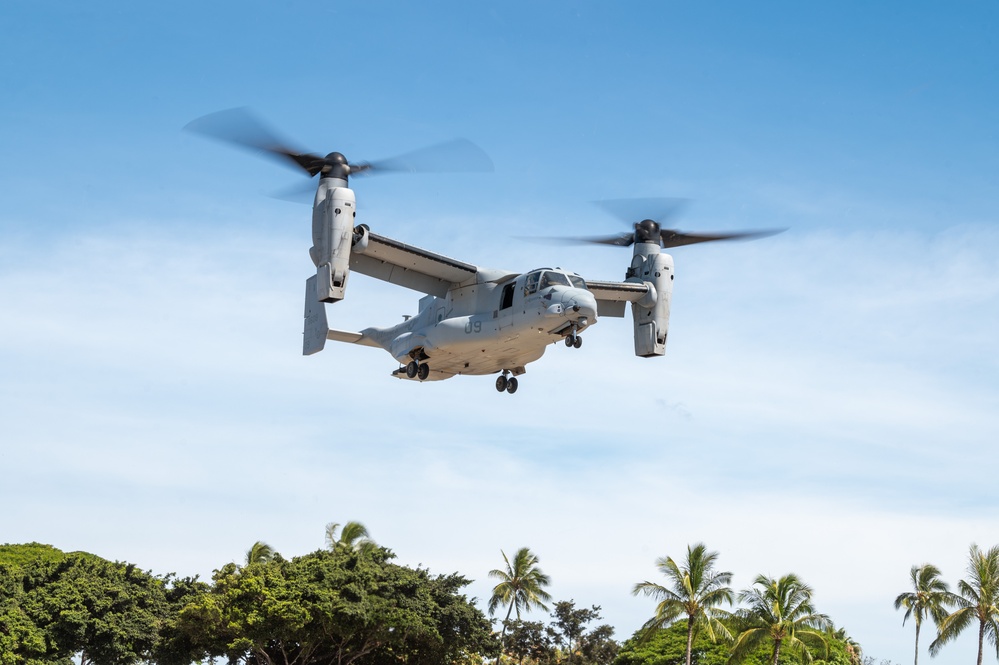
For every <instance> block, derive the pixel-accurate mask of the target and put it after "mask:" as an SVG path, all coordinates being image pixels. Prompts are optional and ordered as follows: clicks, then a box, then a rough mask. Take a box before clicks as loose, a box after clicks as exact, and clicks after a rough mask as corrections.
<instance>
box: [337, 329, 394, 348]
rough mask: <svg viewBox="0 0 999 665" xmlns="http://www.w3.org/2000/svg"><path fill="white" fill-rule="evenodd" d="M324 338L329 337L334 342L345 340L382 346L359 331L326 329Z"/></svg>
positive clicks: (352, 342)
mask: <svg viewBox="0 0 999 665" xmlns="http://www.w3.org/2000/svg"><path fill="white" fill-rule="evenodd" d="M326 339H331V340H333V341H334V342H347V343H348V344H360V345H362V346H373V347H375V348H377V349H380V348H382V347H381V346H379V345H378V344H377V343H376V342H375V341H374V340H373V339H371V338H370V337H368V336H366V335H364V334H363V333H359V332H350V331H347V330H328V331H327V332H326Z"/></svg>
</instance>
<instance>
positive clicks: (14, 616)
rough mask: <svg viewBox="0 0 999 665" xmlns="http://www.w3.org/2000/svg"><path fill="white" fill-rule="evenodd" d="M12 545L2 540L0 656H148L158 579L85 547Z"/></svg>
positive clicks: (101, 664) (161, 608) (106, 659)
mask: <svg viewBox="0 0 999 665" xmlns="http://www.w3.org/2000/svg"><path fill="white" fill-rule="evenodd" d="M17 547H18V546H5V551H4V553H3V554H4V557H3V560H4V561H5V562H6V563H0V580H2V581H0V644H2V645H3V647H4V648H3V653H4V654H5V655H4V656H3V658H4V659H6V660H0V662H3V663H4V665H6V662H11V663H20V662H25V663H31V662H33V661H36V660H37V661H41V662H46V663H60V664H61V663H69V662H70V659H71V658H72V657H74V656H75V657H77V658H79V661H80V663H81V665H91V664H93V665H131V663H135V662H137V661H138V660H140V659H148V658H150V657H151V655H152V651H153V648H154V646H155V644H156V642H157V640H158V635H159V627H160V625H161V623H162V621H163V620H164V618H165V616H166V613H167V603H166V594H165V589H164V584H163V581H162V580H161V579H159V578H156V577H154V576H153V575H151V574H150V573H147V572H143V571H142V570H140V569H138V568H137V567H136V566H134V565H131V564H124V563H112V562H110V561H107V560H105V559H102V558H100V557H97V556H94V555H92V554H86V553H72V554H62V553H59V552H58V550H55V548H48V547H47V546H38V545H37V544H34V543H33V544H30V545H27V546H24V549H22V550H20V551H18V550H17ZM36 554H40V555H41V556H39V557H38V558H32V557H33V556H34V555H36Z"/></svg>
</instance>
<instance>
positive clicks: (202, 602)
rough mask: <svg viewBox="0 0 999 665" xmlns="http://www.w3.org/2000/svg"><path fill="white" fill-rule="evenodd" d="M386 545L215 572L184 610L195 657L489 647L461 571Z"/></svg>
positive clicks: (341, 663) (294, 661)
mask: <svg viewBox="0 0 999 665" xmlns="http://www.w3.org/2000/svg"><path fill="white" fill-rule="evenodd" d="M391 558H392V554H391V552H390V551H389V550H387V549H385V548H380V547H374V548H369V549H368V550H367V551H366V552H364V553H362V552H361V551H355V550H348V549H338V550H337V551H336V552H330V551H318V552H314V553H312V554H309V555H306V556H302V557H296V558H294V559H291V560H283V559H279V558H275V559H272V560H269V561H266V562H262V563H257V564H251V565H248V566H245V567H242V568H241V567H238V566H236V565H234V564H229V565H227V566H224V567H222V568H221V569H219V570H218V571H216V573H215V575H214V576H213V586H212V589H211V591H210V592H209V593H207V594H204V595H202V596H201V597H199V598H198V599H197V600H196V601H195V602H193V603H191V604H189V605H188V606H187V607H185V608H184V609H183V610H182V611H181V613H180V619H179V627H180V629H181V632H182V634H183V635H184V636H186V638H187V639H188V641H189V644H190V645H191V646H192V648H193V650H192V653H191V655H192V656H193V657H205V656H208V657H224V658H226V659H227V660H228V661H229V662H230V663H248V664H251V665H254V664H256V663H267V664H268V665H271V664H276V665H309V664H311V663H330V664H333V665H352V664H357V665H380V664H381V663H394V662H400V661H402V662H407V663H411V664H412V665H423V664H427V665H429V664H430V663H458V662H462V660H463V659H464V658H465V657H466V656H467V655H468V654H469V653H478V652H481V651H483V650H484V649H486V648H490V647H491V644H492V643H491V638H490V633H489V623H488V621H487V620H486V618H485V616H483V615H482V613H481V612H480V611H479V610H478V609H476V608H475V607H474V605H473V604H472V603H471V602H470V601H468V600H467V599H466V598H465V596H463V595H461V594H460V591H461V589H463V588H464V587H465V586H466V585H467V584H468V581H467V580H466V579H465V578H463V577H461V576H460V575H449V576H432V575H430V574H429V572H428V571H426V570H423V569H411V568H406V567H403V566H399V565H395V564H393V563H391V561H390V559H391Z"/></svg>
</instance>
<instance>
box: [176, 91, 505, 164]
mask: <svg viewBox="0 0 999 665" xmlns="http://www.w3.org/2000/svg"><path fill="white" fill-rule="evenodd" d="M184 129H186V130H188V131H191V132H195V133H198V134H202V135H204V136H207V137H209V138H212V139H216V140H219V141H225V142H226V143H231V144H233V145H236V146H238V147H241V148H248V149H251V150H254V151H257V152H263V153H265V154H268V155H271V156H274V157H277V158H278V159H280V160H282V161H284V162H285V163H287V162H288V161H290V162H291V163H292V164H294V165H296V166H297V167H298V168H300V169H302V170H303V171H305V172H306V173H308V174H309V175H310V176H315V175H318V174H320V173H323V174H328V175H329V174H331V175H332V176H333V177H337V178H343V179H345V180H346V179H347V178H348V176H351V175H359V174H362V173H368V174H372V173H392V172H405V173H448V172H451V173H454V172H467V171H480V172H481V171H492V170H493V163H492V160H491V159H489V156H488V155H487V154H486V153H485V152H484V151H483V150H482V148H480V147H478V146H477V145H475V144H474V143H472V142H471V141H467V140H465V139H454V140H452V141H446V142H444V143H439V144H437V145H432V146H429V147H427V148H423V149H421V150H414V151H413V152H409V153H406V154H404V155H400V156H398V157H393V158H390V159H383V160H379V161H374V162H353V163H351V162H348V161H347V159H346V158H345V157H344V156H343V155H342V154H340V153H339V152H331V153H329V154H328V155H326V156H325V157H321V156H319V155H314V154H312V153H308V152H302V151H300V150H297V149H294V148H290V147H288V145H287V143H286V142H285V141H284V139H281V138H279V137H278V135H277V134H276V133H275V132H274V131H273V130H272V129H270V128H269V127H267V126H266V125H265V124H264V123H263V122H262V121H260V120H259V119H258V118H257V117H256V116H254V115H253V114H252V113H251V112H250V111H249V110H248V109H245V108H235V109H229V110H226V111H218V112H217V113H211V114H209V115H206V116H203V117H201V118H198V119H197V120H193V121H191V122H189V123H188V124H187V126H185V127H184Z"/></svg>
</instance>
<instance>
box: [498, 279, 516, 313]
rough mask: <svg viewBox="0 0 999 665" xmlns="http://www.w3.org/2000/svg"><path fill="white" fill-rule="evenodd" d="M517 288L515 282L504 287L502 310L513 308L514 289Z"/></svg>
mask: <svg viewBox="0 0 999 665" xmlns="http://www.w3.org/2000/svg"><path fill="white" fill-rule="evenodd" d="M514 286H516V284H515V283H514V282H510V283H509V284H507V285H506V286H504V287H503V295H502V297H501V298H500V309H506V308H507V307H513V287H514Z"/></svg>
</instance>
